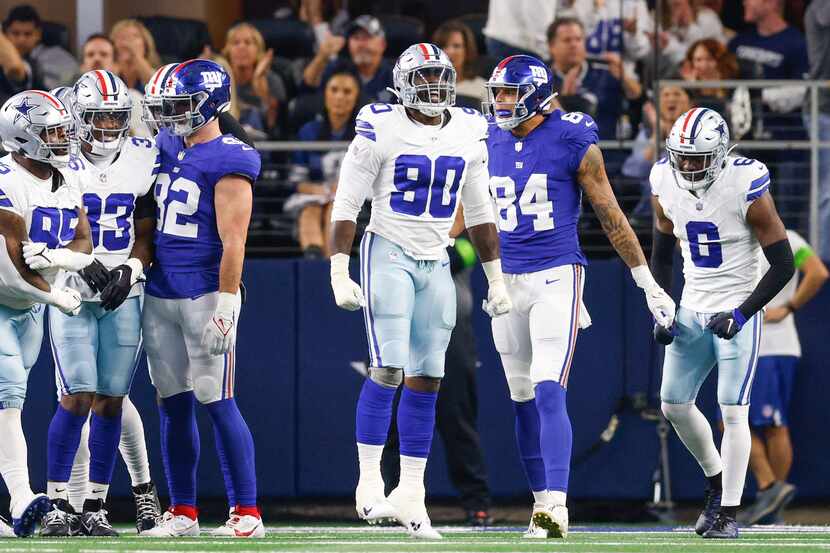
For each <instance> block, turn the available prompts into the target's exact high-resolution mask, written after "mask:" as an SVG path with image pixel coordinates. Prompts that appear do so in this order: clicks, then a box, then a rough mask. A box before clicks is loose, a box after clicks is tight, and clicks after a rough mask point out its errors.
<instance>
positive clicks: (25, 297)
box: [0, 90, 92, 536]
mask: <svg viewBox="0 0 830 553" xmlns="http://www.w3.org/2000/svg"><path fill="white" fill-rule="evenodd" d="M0 136H2V138H3V148H4V149H5V150H6V151H8V152H11V154H10V155H8V156H6V157H4V158H3V160H2V163H0V234H2V237H3V241H4V242H5V247H3V248H0V252H2V255H0V280H2V284H1V285H0V353H2V355H0V360H2V362H1V363H0V406H2V409H0V444H2V447H0V474H2V476H3V480H4V481H5V484H6V487H7V488H8V490H9V494H10V495H11V505H10V510H11V513H12V519H13V522H14V532H15V534H17V535H19V536H28V535H31V534H32V532H33V531H34V528H35V526H36V525H37V523H39V522H40V519H41V517H42V516H43V515H45V514H46V512H48V511H49V510H50V509H51V503H50V502H49V499H48V497H46V496H45V495H43V494H38V495H35V494H33V493H32V489H31V486H30V484H29V472H28V468H27V458H26V456H27V453H26V440H25V438H24V436H23V429H22V427H21V423H20V413H21V409H22V407H23V401H24V399H25V397H26V381H27V379H28V375H29V369H31V367H32V365H34V363H35V361H36V360H37V357H38V353H39V352H40V345H41V342H42V339H43V311H44V309H43V305H41V304H43V303H47V304H50V305H54V306H56V307H57V308H59V309H61V310H62V311H64V312H65V313H67V314H77V313H78V311H79V310H80V304H81V301H80V300H81V296H80V294H79V293H78V292H77V291H74V290H71V289H67V288H61V287H59V286H57V285H55V281H56V278H57V277H58V276H59V274H60V272H61V269H68V270H72V271H77V270H80V269H83V268H84V267H86V266H87V265H89V264H90V263H91V262H92V256H91V255H90V252H91V251H92V242H91V239H90V231H89V223H88V222H87V219H86V215H85V214H84V211H83V209H82V208H81V193H80V188H79V186H78V175H77V172H76V171H73V170H71V169H68V168H67V164H68V163H69V161H70V155H71V152H72V151H73V150H75V149H76V148H77V144H76V143H75V138H74V121H73V119H72V116H71V115H70V113H69V111H68V110H67V109H66V107H65V106H64V105H63V104H62V103H61V102H60V100H58V99H57V98H55V97H54V96H52V95H51V94H49V93H47V92H42V91H39V90H29V91H25V92H21V93H19V94H16V95H15V96H12V97H11V98H9V99H8V100H7V101H6V103H5V104H3V107H2V108H0ZM6 253H7V254H8V256H6V255H5V254H6ZM27 264H28V266H27ZM21 277H22V278H21Z"/></svg>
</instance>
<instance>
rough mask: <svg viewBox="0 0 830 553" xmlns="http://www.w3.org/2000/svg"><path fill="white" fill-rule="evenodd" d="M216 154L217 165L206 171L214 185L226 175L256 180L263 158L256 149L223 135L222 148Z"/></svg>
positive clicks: (252, 181)
mask: <svg viewBox="0 0 830 553" xmlns="http://www.w3.org/2000/svg"><path fill="white" fill-rule="evenodd" d="M216 154H217V155H216V165H215V166H214V167H211V168H208V169H207V171H206V172H207V173H208V174H209V176H210V180H211V181H212V182H213V183H214V185H215V183H217V182H219V180H220V179H221V178H222V177H224V176H226V175H239V176H240V177H244V178H246V179H248V180H249V181H251V184H253V183H254V182H256V179H257V177H259V170H260V168H261V166H262V160H261V159H260V157H259V152H257V151H256V150H255V149H253V148H251V147H250V146H248V145H246V144H245V143H243V142H240V141H239V140H237V139H236V138H234V137H232V136H227V135H226V136H223V137H222V144H221V150H220V151H218V152H217V153H216Z"/></svg>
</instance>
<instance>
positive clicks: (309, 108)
mask: <svg viewBox="0 0 830 553" xmlns="http://www.w3.org/2000/svg"><path fill="white" fill-rule="evenodd" d="M323 107H324V104H323V95H322V94H320V93H315V94H302V95H300V96H297V97H296V98H294V99H293V100H291V101H290V102H289V103H288V127H289V129H288V130H289V135H294V134H296V132H297V131H298V130H299V129H300V127H302V126H303V125H304V124H306V123H308V122H309V121H311V120H312V119H314V116H315V115H317V114H318V113H321V112H322V111H323Z"/></svg>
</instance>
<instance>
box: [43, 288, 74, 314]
mask: <svg viewBox="0 0 830 553" xmlns="http://www.w3.org/2000/svg"><path fill="white" fill-rule="evenodd" d="M49 295H51V296H52V301H51V302H50V305H54V306H55V307H57V308H58V309H60V310H61V312H62V313H64V314H65V315H69V316H70V317H74V316H75V315H77V314H78V313H80V312H81V293H80V292H78V291H77V290H75V289H73V288H52V290H51V291H50V292H49Z"/></svg>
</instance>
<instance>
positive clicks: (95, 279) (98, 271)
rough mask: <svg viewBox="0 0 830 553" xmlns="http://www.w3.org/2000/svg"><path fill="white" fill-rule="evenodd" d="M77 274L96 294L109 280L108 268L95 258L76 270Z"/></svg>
mask: <svg viewBox="0 0 830 553" xmlns="http://www.w3.org/2000/svg"><path fill="white" fill-rule="evenodd" d="M78 274H80V275H81V278H83V279H84V282H86V283H87V286H89V287H90V288H91V289H92V291H93V292H95V293H96V294H97V293H98V292H100V291H102V290H103V289H104V287H106V285H107V284H108V283H109V281H110V272H109V270H108V269H107V268H106V267H104V264H103V263H101V262H100V261H98V260H97V259H96V260H95V261H93V262H92V263H90V264H89V265H87V266H86V267H84V268H83V269H81V270H80V271H78Z"/></svg>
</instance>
